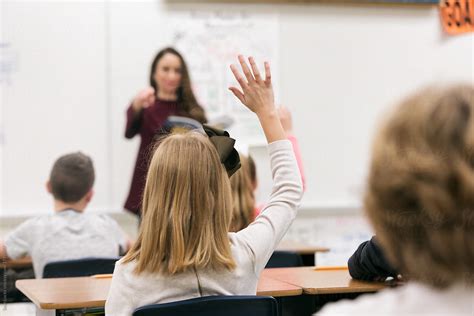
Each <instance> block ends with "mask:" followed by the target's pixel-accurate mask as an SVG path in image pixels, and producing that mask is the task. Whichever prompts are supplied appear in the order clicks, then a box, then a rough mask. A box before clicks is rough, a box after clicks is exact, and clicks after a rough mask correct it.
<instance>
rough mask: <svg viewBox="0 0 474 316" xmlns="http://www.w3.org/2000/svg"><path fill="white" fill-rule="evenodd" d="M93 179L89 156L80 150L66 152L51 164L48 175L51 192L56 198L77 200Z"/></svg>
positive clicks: (68, 200)
mask: <svg viewBox="0 0 474 316" xmlns="http://www.w3.org/2000/svg"><path fill="white" fill-rule="evenodd" d="M94 179H95V174H94V165H93V163H92V159H91V158H90V157H89V156H87V155H84V154H83V153H81V152H76V153H71V154H67V155H64V156H61V157H59V158H58V160H56V162H55V163H54V165H53V169H52V170H51V174H50V177H49V181H50V184H51V193H52V194H53V196H54V198H55V199H56V200H60V201H63V202H66V203H74V202H78V201H79V200H80V199H82V198H83V197H84V196H85V195H86V194H87V192H89V190H90V189H91V188H92V185H93V184H94Z"/></svg>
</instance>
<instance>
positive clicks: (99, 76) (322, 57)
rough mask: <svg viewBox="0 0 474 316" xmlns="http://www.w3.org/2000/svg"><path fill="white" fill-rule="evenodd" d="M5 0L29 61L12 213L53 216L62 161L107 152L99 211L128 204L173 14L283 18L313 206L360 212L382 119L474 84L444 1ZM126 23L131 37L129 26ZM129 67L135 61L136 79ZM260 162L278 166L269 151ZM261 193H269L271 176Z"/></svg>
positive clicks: (16, 101)
mask: <svg viewBox="0 0 474 316" xmlns="http://www.w3.org/2000/svg"><path fill="white" fill-rule="evenodd" d="M2 6H3V8H2V11H3V15H2V21H1V25H2V27H3V40H4V41H8V42H10V43H11V44H12V51H13V52H14V53H16V54H18V56H19V58H18V65H17V69H16V71H15V72H14V73H12V74H11V80H12V82H11V84H8V85H7V84H5V83H1V88H2V89H3V92H2V94H0V95H1V96H2V98H1V100H2V104H1V108H2V111H1V112H0V113H3V118H2V120H0V121H3V122H4V126H3V128H4V135H5V144H4V145H3V149H2V150H0V153H1V154H2V160H3V169H0V170H1V171H2V174H1V181H2V185H1V186H0V188H1V193H2V198H1V199H0V200H1V201H2V205H1V212H0V214H1V215H2V216H13V215H19V214H34V213H38V212H40V213H41V212H48V211H49V208H50V198H49V196H48V195H47V194H46V193H45V191H44V186H43V184H44V182H45V180H46V179H47V176H48V172H49V169H50V168H51V164H52V162H53V161H54V159H55V158H56V157H57V156H59V155H60V154H62V153H65V152H68V151H71V150H76V149H81V150H83V151H85V152H87V153H89V154H91V155H92V156H93V158H94V161H95V166H96V169H97V174H98V177H97V184H96V197H95V199H94V202H93V204H92V205H91V208H92V209H97V210H105V211H119V210H121V206H122V204H123V201H124V199H125V198H126V193H127V190H128V185H129V181H130V177H131V172H132V168H133V164H134V160H135V156H136V150H137V145H138V142H137V141H138V140H134V141H128V142H127V141H126V140H125V139H124V138H123V128H124V126H123V125H124V111H125V107H126V106H127V104H128V102H129V101H130V99H131V98H132V97H133V95H134V94H135V93H136V91H137V89H140V88H141V87H142V86H143V85H145V84H146V78H147V72H148V69H149V62H150V58H151V57H152V56H153V53H154V52H155V51H156V50H158V49H159V48H160V47H162V46H163V45H165V44H166V42H165V41H163V40H162V39H161V37H160V36H163V38H164V37H166V34H162V33H160V32H161V30H160V29H156V23H157V21H161V20H160V19H161V18H163V17H164V16H167V15H170V14H176V13H180V12H184V11H190V10H193V11H198V12H209V11H211V12H215V11H219V12H244V13H248V14H257V15H261V16H265V14H269V13H276V14H278V19H279V27H278V32H279V41H278V47H279V52H278V53H279V57H278V67H279V73H276V74H275V75H274V78H275V79H276V80H277V81H278V86H279V87H280V89H279V91H278V92H279V96H280V97H279V100H278V101H279V102H281V103H283V104H286V105H287V106H289V107H290V108H291V110H292V112H293V118H294V123H295V133H296V135H297V136H298V138H299V141H300V145H301V149H302V153H303V161H304V164H305V169H306V176H307V181H308V183H307V193H306V196H305V199H304V206H305V207H307V208H310V209H314V208H316V209H318V208H319V209H321V208H325V209H326V208H330V209H341V208H358V207H359V205H360V196H361V192H362V190H363V182H364V177H365V172H366V168H367V167H366V166H367V163H368V157H369V154H368V152H369V146H370V139H371V135H372V134H373V132H374V128H375V125H376V124H375V123H376V121H377V118H379V117H380V116H381V114H382V113H383V112H384V111H385V110H386V109H387V108H389V107H390V106H391V105H392V104H393V103H395V102H396V101H397V100H398V99H399V98H400V97H401V96H403V95H405V94H407V93H408V92H411V91H413V90H415V89H417V88H419V87H420V86H423V85H425V84H427V83H431V82H439V81H442V82H452V81H469V82H471V83H473V82H474V78H473V56H474V54H473V53H474V52H473V36H472V34H466V35H461V36H458V37H447V36H445V35H444V34H443V32H442V30H441V28H440V24H439V21H438V13H437V10H436V8H435V7H431V6H421V7H420V6H409V5H406V6H381V5H370V4H364V5H342V4H327V3H326V4H320V3H319V4H318V3H314V4H298V5H285V4H280V3H277V4H275V3H273V4H254V5H252V4H245V5H244V4H242V5H239V4H226V3H224V4H218V3H192V4H190V3H178V4H174V3H173V2H171V1H170V2H162V1H141V2H139V3H135V2H117V1H87V2H80V1H77V2H59V1H50V2H47V1H33V2H23V1H13V0H10V1H3V2H2ZM132 16H134V17H136V16H140V17H141V18H139V19H137V18H133V19H130V17H132ZM124 25H128V26H129V27H130V32H129V33H124V32H117V29H118V27H120V28H121V29H123V28H124ZM130 36H133V41H132V40H131V39H132V38H131V37H130ZM248 36H249V37H251V36H252V34H248ZM137 46H140V49H136V48H137ZM146 51H148V52H149V53H148V54H145V53H144V52H146ZM138 52H139V53H138ZM184 55H185V56H186V52H184ZM124 57H128V58H124ZM123 60H128V62H126V63H123ZM118 61H120V64H117V62H118ZM117 67H127V68H133V69H134V70H133V71H130V72H128V71H127V76H123V75H121V74H123V72H120V71H117ZM127 82H129V85H127V84H126V83H127ZM229 97H230V96H229ZM58 140H59V141H58ZM256 151H259V149H256ZM260 151H261V150H260ZM257 158H258V163H259V164H260V165H261V164H262V163H264V162H265V157H264V155H263V154H262V155H259V156H258V157H257ZM262 170H264V169H262ZM262 172H263V171H262ZM260 190H261V192H260V195H259V196H260V197H261V199H262V200H264V199H265V196H266V194H267V193H268V190H269V181H268V178H266V177H265V176H261V178H260Z"/></svg>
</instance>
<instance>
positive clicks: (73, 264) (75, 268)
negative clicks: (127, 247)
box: [43, 258, 119, 279]
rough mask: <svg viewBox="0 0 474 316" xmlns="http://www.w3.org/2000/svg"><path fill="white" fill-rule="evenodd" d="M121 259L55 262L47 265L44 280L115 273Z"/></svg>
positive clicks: (86, 259) (44, 270)
mask: <svg viewBox="0 0 474 316" xmlns="http://www.w3.org/2000/svg"><path fill="white" fill-rule="evenodd" d="M117 260H119V258H83V259H75V260H65V261H54V262H50V263H48V264H46V265H45V267H44V269H43V278H45V279H47V278H67V277H81V276H90V275H94V274H108V273H113V272H114V268H115V262H116V261H117Z"/></svg>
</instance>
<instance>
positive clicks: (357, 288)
mask: <svg viewBox="0 0 474 316" xmlns="http://www.w3.org/2000/svg"><path fill="white" fill-rule="evenodd" d="M262 277H264V278H272V279H276V280H280V281H283V282H286V283H289V284H293V285H296V286H298V287H301V288H303V293H304V294H311V295H315V294H341V293H361V292H363V293H368V292H376V291H378V290H380V289H383V288H385V287H387V286H388V284H387V283H385V282H364V281H357V280H353V279H352V278H351V276H350V275H349V271H348V270H347V269H345V270H326V271H315V269H314V267H298V268H276V269H265V270H264V271H263V273H262Z"/></svg>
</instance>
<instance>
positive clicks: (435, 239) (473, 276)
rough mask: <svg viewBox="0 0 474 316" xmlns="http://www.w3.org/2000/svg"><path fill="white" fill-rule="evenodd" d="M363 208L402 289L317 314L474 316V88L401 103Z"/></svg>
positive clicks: (378, 151)
mask: <svg viewBox="0 0 474 316" xmlns="http://www.w3.org/2000/svg"><path fill="white" fill-rule="evenodd" d="M365 209H366V210H367V213H368V216H369V218H370V220H371V222H372V224H373V226H374V228H375V232H376V234H377V241H379V242H380V245H381V246H382V248H383V250H384V252H385V254H386V255H387V258H388V260H389V261H390V263H391V264H393V267H395V268H396V269H397V271H399V272H400V273H401V274H402V275H403V277H404V279H406V280H407V284H405V285H403V286H400V287H398V288H396V289H390V290H384V291H381V292H380V293H378V294H375V295H370V296H364V297H361V298H360V299H357V300H355V301H352V302H341V303H337V304H333V305H329V306H327V307H326V308H325V309H323V311H322V313H320V315H351V316H352V315H408V314H409V315H473V313H474V305H473V299H474V242H473V240H474V88H473V87H472V86H469V85H458V86H454V87H450V88H440V87H433V88H431V89H427V90H423V91H421V92H419V93H417V94H415V95H413V96H411V97H409V98H408V99H406V100H405V101H404V102H403V103H402V104H401V105H400V106H399V107H398V108H397V109H396V111H395V112H394V113H393V114H392V115H391V116H390V119H389V120H388V121H387V122H386V123H385V124H384V126H383V128H382V129H381V131H380V132H379V133H378V135H377V137H376V140H375V144H374V148H373V153H372V163H371V168H370V174H369V178H368V187H367V192H366V196H365Z"/></svg>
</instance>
